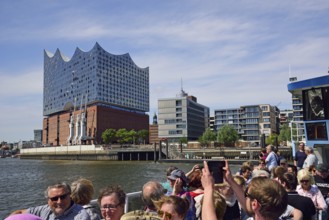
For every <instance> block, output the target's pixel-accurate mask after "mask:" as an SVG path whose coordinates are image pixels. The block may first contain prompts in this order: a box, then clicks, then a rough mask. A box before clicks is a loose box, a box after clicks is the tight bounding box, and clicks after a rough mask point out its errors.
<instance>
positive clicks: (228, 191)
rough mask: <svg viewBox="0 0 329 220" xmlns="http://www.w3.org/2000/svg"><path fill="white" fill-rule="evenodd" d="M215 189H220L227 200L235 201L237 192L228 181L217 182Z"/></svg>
mask: <svg viewBox="0 0 329 220" xmlns="http://www.w3.org/2000/svg"><path fill="white" fill-rule="evenodd" d="M215 189H217V190H218V191H219V193H220V194H221V195H222V196H223V197H224V198H225V200H226V202H233V200H234V202H235V199H236V197H235V194H234V191H233V189H232V188H231V186H230V185H229V184H228V183H227V182H224V183H220V184H215Z"/></svg>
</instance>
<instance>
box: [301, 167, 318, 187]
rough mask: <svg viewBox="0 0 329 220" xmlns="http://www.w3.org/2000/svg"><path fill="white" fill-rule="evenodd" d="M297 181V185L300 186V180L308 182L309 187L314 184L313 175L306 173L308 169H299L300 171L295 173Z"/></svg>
mask: <svg viewBox="0 0 329 220" xmlns="http://www.w3.org/2000/svg"><path fill="white" fill-rule="evenodd" d="M297 179H298V183H299V184H300V181H301V180H305V179H307V180H309V181H310V184H311V185H314V184H315V181H314V178H313V175H312V174H311V173H310V172H309V171H308V169H307V168H306V169H301V170H300V171H298V173H297Z"/></svg>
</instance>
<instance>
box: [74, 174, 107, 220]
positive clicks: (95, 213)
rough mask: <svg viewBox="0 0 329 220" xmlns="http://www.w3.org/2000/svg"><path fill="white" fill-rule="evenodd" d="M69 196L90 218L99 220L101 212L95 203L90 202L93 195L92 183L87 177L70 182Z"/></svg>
mask: <svg viewBox="0 0 329 220" xmlns="http://www.w3.org/2000/svg"><path fill="white" fill-rule="evenodd" d="M71 189H72V193H71V198H72V200H73V201H74V202H75V203H76V204H79V205H81V206H82V207H83V208H84V209H85V210H86V211H87V213H88V214H89V216H90V219H91V220H100V219H101V217H100V216H101V213H100V209H99V207H98V206H97V205H93V204H90V202H91V200H92V199H93V196H94V185H93V183H92V182H91V181H90V180H88V179H84V178H81V179H78V180H76V181H74V182H73V183H72V184H71Z"/></svg>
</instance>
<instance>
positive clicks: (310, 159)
mask: <svg viewBox="0 0 329 220" xmlns="http://www.w3.org/2000/svg"><path fill="white" fill-rule="evenodd" d="M305 153H306V155H307V157H306V159H305V161H304V164H303V168H309V167H310V166H312V165H314V166H316V165H318V159H317V158H316V156H315V154H314V153H313V148H312V147H305Z"/></svg>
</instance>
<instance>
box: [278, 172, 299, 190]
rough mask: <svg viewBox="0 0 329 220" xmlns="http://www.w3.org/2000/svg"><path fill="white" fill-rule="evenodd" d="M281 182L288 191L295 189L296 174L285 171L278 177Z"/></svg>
mask: <svg viewBox="0 0 329 220" xmlns="http://www.w3.org/2000/svg"><path fill="white" fill-rule="evenodd" d="M279 180H280V181H281V182H282V183H285V184H286V189H288V190H289V191H295V190H296V188H297V184H298V180H297V177H296V175H294V174H293V173H285V174H283V176H282V177H280V178H279Z"/></svg>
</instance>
